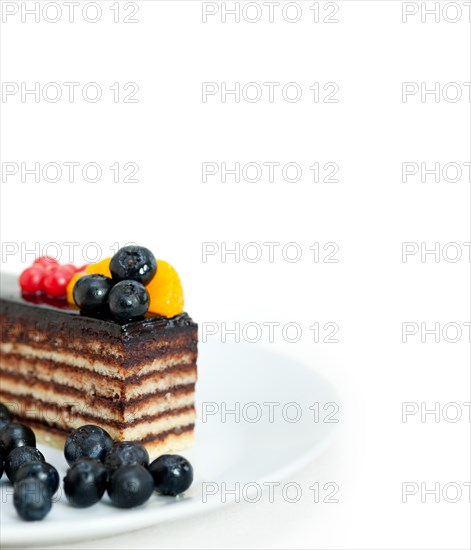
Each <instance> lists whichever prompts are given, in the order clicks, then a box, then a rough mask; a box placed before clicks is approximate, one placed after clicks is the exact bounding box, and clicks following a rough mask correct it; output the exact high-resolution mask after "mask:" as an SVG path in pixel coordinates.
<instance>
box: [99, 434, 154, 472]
mask: <svg viewBox="0 0 471 550" xmlns="http://www.w3.org/2000/svg"><path fill="white" fill-rule="evenodd" d="M104 464H105V466H106V468H107V469H108V470H109V471H110V472H112V471H114V470H117V469H118V468H120V467H121V466H130V465H132V464H140V465H141V466H144V468H147V467H148V466H149V453H148V452H147V449H146V448H145V447H144V446H143V445H141V444H140V443H132V442H130V441H122V442H121V443H115V444H114V445H113V447H112V448H111V449H110V450H109V451H108V452H107V453H106V457H105V462H104Z"/></svg>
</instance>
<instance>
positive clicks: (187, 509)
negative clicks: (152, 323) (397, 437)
mask: <svg viewBox="0 0 471 550" xmlns="http://www.w3.org/2000/svg"><path fill="white" fill-rule="evenodd" d="M198 365H199V381H198V386H197V397H198V405H197V410H198V417H199V418H198V423H197V428H196V445H195V447H194V448H192V449H189V450H187V451H184V452H182V454H183V455H184V456H186V457H187V458H188V459H189V460H190V461H191V462H192V464H193V467H194V470H195V480H194V483H193V485H192V487H191V488H190V489H189V490H188V491H187V493H186V494H185V495H184V496H183V497H179V498H177V499H174V498H170V497H159V496H157V495H156V496H153V497H152V498H151V499H150V501H148V502H147V503H146V504H145V505H143V506H141V507H139V508H136V509H132V510H121V509H117V508H114V507H113V506H111V505H110V503H109V501H108V499H107V496H106V495H105V497H104V499H103V500H102V502H100V503H99V504H97V505H95V506H93V507H91V508H86V509H80V510H78V509H74V508H72V507H70V506H68V505H67V502H66V499H65V496H63V494H62V493H61V490H60V489H59V491H58V493H57V494H56V496H55V503H54V505H53V508H52V510H51V512H50V513H49V515H48V516H47V517H46V518H45V519H44V520H43V521H41V522H31V523H29V522H23V521H22V520H20V519H19V518H18V516H17V515H16V512H15V509H14V507H13V495H12V492H13V489H12V486H11V485H10V484H9V483H7V481H6V476H5V475H4V476H3V478H2V482H1V484H0V490H1V493H2V498H1V507H0V508H1V511H0V543H1V546H7V545H8V546H20V545H21V546H25V545H44V544H48V543H50V544H53V543H56V544H57V543H61V542H62V543H63V542H66V541H73V540H83V539H87V538H97V537H105V536H111V535H116V534H119V533H123V532H126V531H132V530H135V529H139V528H141V527H146V526H149V525H153V524H156V523H159V522H162V521H165V520H168V519H175V518H181V517H184V516H187V515H190V514H191V515H194V514H196V513H199V512H205V511H208V510H210V509H211V508H213V507H215V506H217V505H219V504H221V503H222V502H223V500H224V499H223V498H222V491H223V490H224V485H222V484H224V483H225V487H226V489H227V490H230V489H237V488H238V487H239V488H238V489H237V490H238V491H243V490H245V489H248V488H249V487H250V488H255V490H257V487H258V486H259V487H263V485H262V484H263V483H264V482H268V481H270V482H277V481H280V480H282V479H285V478H286V477H287V476H289V475H290V474H291V473H292V472H294V471H296V470H297V469H299V468H301V467H302V466H304V465H305V464H306V463H308V462H309V461H310V460H312V459H313V458H315V457H316V456H318V455H319V454H320V453H321V452H322V451H323V450H324V449H325V448H326V446H327V444H328V442H329V441H330V439H331V435H332V433H333V428H334V427H335V426H336V424H335V423H332V422H328V423H326V422H325V420H326V418H325V416H326V415H328V417H331V420H335V415H334V414H333V413H334V408H335V406H334V405H328V406H327V408H326V410H323V406H324V404H326V403H335V402H336V397H335V392H334V390H333V388H332V387H331V385H330V384H329V383H328V382H327V381H326V380H324V379H323V378H321V377H320V376H319V375H318V374H316V372H315V371H314V370H312V369H310V368H308V367H306V366H303V365H301V364H299V363H297V362H295V361H293V360H292V359H290V358H289V357H284V356H281V355H277V354H274V353H271V352H269V351H266V350H263V349H258V348H256V347H255V346H247V345H242V344H240V345H236V344H209V343H207V344H204V345H201V346H200V357H199V360H198ZM264 403H275V404H276V403H278V404H279V405H264ZM315 403H319V409H320V416H321V418H320V419H319V418H318V419H317V421H315V420H314V410H311V409H310V407H311V408H312V407H313V406H314V408H315V407H316V405H315ZM237 404H238V405H237ZM224 407H225V408H226V415H224V412H223V410H224ZM237 408H239V411H240V415H239V418H236V416H235V415H234V414H231V413H230V412H229V410H230V409H232V410H234V409H235V410H237ZM270 410H271V411H272V415H270ZM204 412H206V418H204ZM270 416H271V418H270ZM257 417H260V418H259V419H257ZM297 417H299V420H296V419H297ZM323 420H324V421H323ZM40 449H41V451H42V452H43V454H44V455H45V457H46V460H47V461H48V462H50V463H52V464H54V465H55V466H56V467H57V468H58V469H59V473H60V475H61V478H62V477H63V476H64V474H65V471H66V469H67V465H66V462H65V459H64V457H63V454H62V453H61V452H60V451H59V450H57V449H52V448H50V447H44V446H42V447H40ZM236 483H239V484H240V485H239V486H237V485H236ZM249 483H250V484H258V486H256V485H250V486H249V485H247V484H249ZM205 492H206V498H204V493H205ZM211 493H215V494H211ZM227 501H228V502H231V498H228V499H227ZM232 501H233V500H232Z"/></svg>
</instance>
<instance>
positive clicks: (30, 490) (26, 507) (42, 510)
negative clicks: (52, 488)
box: [13, 477, 52, 521]
mask: <svg viewBox="0 0 471 550" xmlns="http://www.w3.org/2000/svg"><path fill="white" fill-rule="evenodd" d="M13 503H14V505H15V508H16V511H17V512H18V515H19V516H20V517H21V518H23V519H25V520H26V521H38V520H41V519H43V518H44V517H45V516H46V515H47V514H48V513H49V510H50V509H51V507H52V501H51V497H50V495H49V491H48V489H47V487H46V486H45V485H44V483H43V482H42V481H40V480H39V479H35V478H32V477H28V478H26V479H22V480H21V481H20V482H18V483H15V487H14V490H13Z"/></svg>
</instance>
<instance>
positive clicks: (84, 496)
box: [64, 458, 108, 508]
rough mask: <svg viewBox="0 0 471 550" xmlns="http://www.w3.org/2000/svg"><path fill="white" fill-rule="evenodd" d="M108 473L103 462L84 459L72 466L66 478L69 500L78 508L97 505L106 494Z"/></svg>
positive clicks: (66, 491)
mask: <svg viewBox="0 0 471 550" xmlns="http://www.w3.org/2000/svg"><path fill="white" fill-rule="evenodd" d="M107 481H108V472H107V471H106V468H105V467H104V466H103V464H102V463H101V462H99V461H98V460H93V459H91V458H82V459H80V460H78V461H77V462H75V463H74V464H72V466H71V467H70V468H69V469H68V470H67V474H66V476H65V478H64V492H65V496H66V497H67V500H68V501H69V503H70V504H71V505H72V506H75V507H77V508H87V507H88V506H92V505H93V504H96V503H97V502H98V501H99V500H100V499H101V497H102V496H103V494H104V493H105V489H106V484H107Z"/></svg>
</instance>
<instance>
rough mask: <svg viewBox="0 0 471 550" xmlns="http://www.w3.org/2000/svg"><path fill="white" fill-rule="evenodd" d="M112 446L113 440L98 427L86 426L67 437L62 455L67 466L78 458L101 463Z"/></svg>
mask: <svg viewBox="0 0 471 550" xmlns="http://www.w3.org/2000/svg"><path fill="white" fill-rule="evenodd" d="M112 446H113V440H112V439H111V436H110V434H109V433H108V432H106V431H105V430H104V429H103V428H100V427H99V426H94V425H92V424H87V425H85V426H81V427H80V428H78V429H76V430H74V431H73V432H72V433H71V434H70V435H69V437H68V438H67V440H66V442H65V446H64V455H65V459H66V460H67V463H68V464H69V466H70V465H71V464H73V463H74V462H75V461H76V460H79V458H94V459H96V460H100V461H101V462H103V460H104V459H105V455H106V453H107V452H108V451H109V450H110V449H111V447H112Z"/></svg>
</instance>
